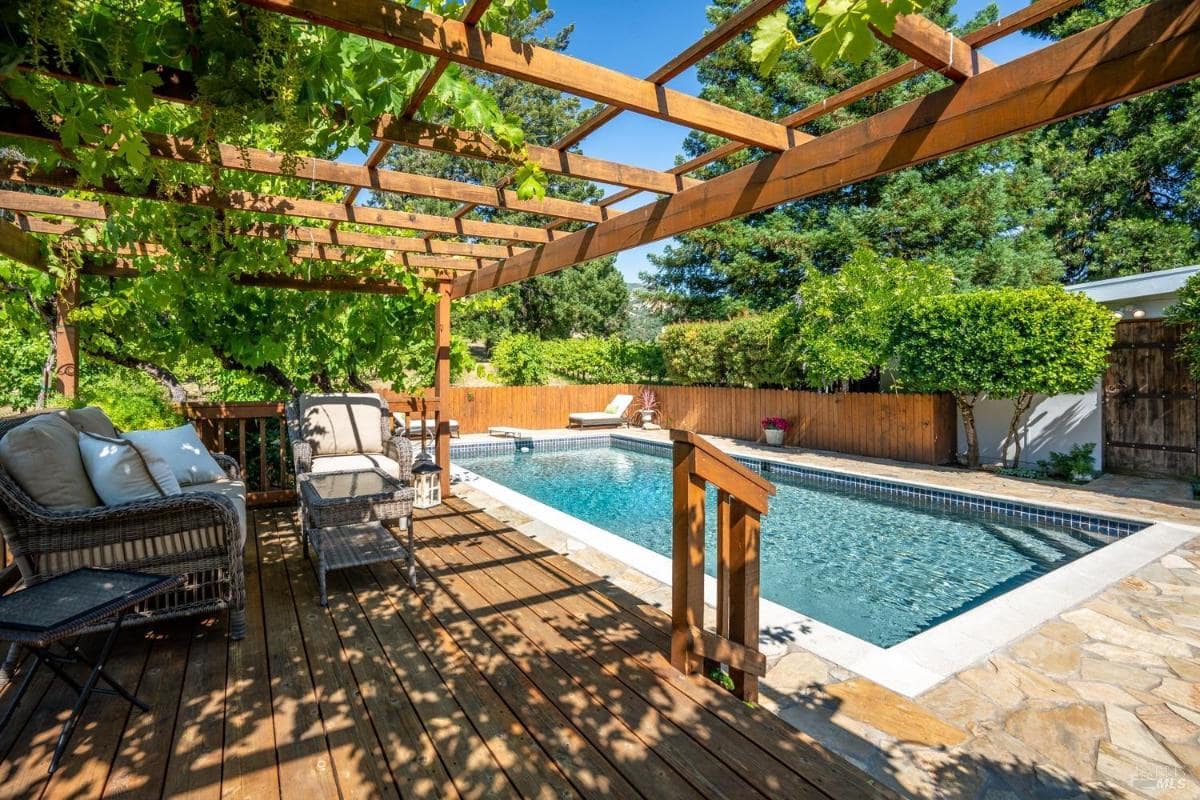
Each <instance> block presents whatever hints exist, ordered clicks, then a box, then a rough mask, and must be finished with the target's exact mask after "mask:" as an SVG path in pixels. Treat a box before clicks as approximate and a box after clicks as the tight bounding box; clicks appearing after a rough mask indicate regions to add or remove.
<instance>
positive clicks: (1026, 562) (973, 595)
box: [455, 447, 1099, 647]
mask: <svg viewBox="0 0 1200 800" xmlns="http://www.w3.org/2000/svg"><path fill="white" fill-rule="evenodd" d="M455 462H456V463H458V464H460V465H462V466H464V467H466V468H467V469H470V470H472V471H474V472H476V473H478V474H480V475H482V476H484V477H486V478H490V479H491V480H494V481H496V482H497V483H499V484H502V485H504V486H507V487H508V488H510V489H513V490H515V491H517V492H520V493H521V494H524V495H526V496H527V497H532V498H533V499H535V500H538V501H540V502H542V503H545V504H546V505H548V506H551V507H553V508H556V509H558V510H560V511H564V512H566V513H568V514H571V515H572V516H575V517H578V518H580V519H582V520H585V521H587V522H590V523H592V524H593V525H596V526H598V527H600V528H603V529H605V530H607V531H610V532H612V533H615V534H617V535H618V536H621V537H623V538H625V539H628V540H629V541H632V542H636V543H637V544H640V545H642V546H643V547H646V548H648V549H650V550H653V551H654V552H656V553H660V554H662V555H665V556H668V557H669V556H670V554H671V474H670V460H669V459H668V458H666V457H665V456H657V455H648V454H645V453H641V452H634V451H631V450H624V449H620V448H613V447H609V448H600V449H586V450H567V451H560V452H546V451H541V452H539V451H534V452H532V453H508V454H505V455H498V456H469V457H461V458H460V457H456V458H455ZM771 478H772V480H773V481H774V482H775V484H776V486H777V487H778V494H777V495H776V496H775V497H774V498H772V501H771V510H770V513H769V514H768V515H767V516H766V517H765V518H764V520H763V532H762V567H761V569H762V596H763V597H764V598H766V599H768V600H772V601H774V602H776V603H778V604H780V605H782V606H785V607H786V608H790V609H793V610H795V611H799V612H801V613H804V614H807V615H809V616H811V617H813V618H814V619H817V620H820V621H821V622H824V623H826V624H828V625H832V626H833V627H835V628H838V629H840V630H843V631H845V632H847V633H850V634H853V635H854V636H857V637H859V638H861V639H865V640H867V641H869V642H873V643H875V644H877V645H879V646H881V647H890V646H891V645H894V644H897V643H899V642H902V641H904V640H905V639H907V638H909V637H911V636H913V635H915V634H917V633H920V632H921V631H923V630H925V629H927V628H930V627H932V626H933V625H936V624H937V623H939V622H942V621H943V620H946V619H948V618H950V617H953V616H955V615H956V614H960V613H962V612H963V611H966V610H967V609H969V608H971V607H972V606H975V605H978V604H979V603H982V602H984V601H986V600H988V599H990V598H992V597H995V596H996V595H998V594H1002V593H1003V592H1005V591H1008V590H1009V589H1012V588H1014V587H1016V586H1019V585H1020V584H1022V583H1025V582H1027V581H1030V580H1032V579H1033V578H1036V577H1037V576H1039V575H1043V574H1045V573H1047V572H1049V571H1050V570H1053V569H1055V568H1057V567H1060V566H1062V565H1063V564H1066V563H1068V562H1070V561H1072V560H1074V559H1076V558H1078V557H1079V556H1081V555H1084V554H1086V553H1088V552H1090V551H1091V550H1094V549H1095V548H1096V547H1097V546H1099V543H1098V541H1097V540H1095V539H1093V538H1092V537H1090V536H1089V535H1087V534H1085V533H1081V532H1078V531H1075V530H1072V529H1070V528H1065V527H1062V528H1060V527H1053V526H1045V525H1038V526H1034V525H1031V524H1028V523H1026V522H1024V521H1022V520H1020V519H1017V518H1015V517H1006V516H1001V515H997V514H987V513H974V512H970V511H966V510H959V509H950V508H938V507H936V506H934V507H930V506H929V505H926V504H918V502H917V501H911V500H906V499H903V498H896V497H893V496H885V495H883V494H881V493H878V492H869V491H865V490H858V489H841V488H834V487H830V486H828V485H826V484H823V483H822V484H817V483H805V482H803V480H802V479H792V478H790V477H782V476H778V475H772V476H771ZM715 503H716V499H715V492H714V491H713V490H711V489H710V490H709V506H710V511H709V514H708V521H709V536H708V544H709V555H708V557H707V558H706V560H705V563H706V566H707V567H708V571H709V574H713V569H712V565H713V564H714V558H715V556H714V551H715V546H716V543H715V539H716V532H715V531H716V528H715V510H714V509H715ZM634 566H636V565H634Z"/></svg>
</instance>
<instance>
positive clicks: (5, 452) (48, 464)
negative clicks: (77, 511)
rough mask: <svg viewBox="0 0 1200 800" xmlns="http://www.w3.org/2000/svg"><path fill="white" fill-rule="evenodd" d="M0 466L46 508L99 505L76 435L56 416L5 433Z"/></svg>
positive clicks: (35, 420) (39, 419)
mask: <svg viewBox="0 0 1200 800" xmlns="http://www.w3.org/2000/svg"><path fill="white" fill-rule="evenodd" d="M0 465H2V466H3V467H4V470H5V471H6V472H7V473H8V474H9V475H11V476H12V477H13V480H15V481H16V482H17V484H18V485H19V486H20V487H21V488H22V489H24V490H25V493H26V494H27V495H29V497H30V498H32V499H33V501H34V502H35V503H38V504H40V505H42V506H45V507H46V508H95V507H96V506H98V505H100V498H99V497H97V496H96V492H95V490H94V489H92V484H91V481H89V480H88V476H87V472H86V470H84V467H83V458H82V457H80V455H79V432H78V431H76V430H75V428H73V427H72V426H71V424H70V423H69V422H67V421H66V420H65V419H63V418H62V417H59V416H57V415H55V414H43V415H41V416H39V417H34V418H33V419H31V420H29V421H28V422H26V423H24V424H23V425H19V426H17V427H15V428H13V429H12V430H11V431H9V432H8V433H7V434H5V436H4V438H3V439H0Z"/></svg>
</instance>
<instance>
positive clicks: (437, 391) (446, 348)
mask: <svg viewBox="0 0 1200 800" xmlns="http://www.w3.org/2000/svg"><path fill="white" fill-rule="evenodd" d="M451 286H452V284H451V283H450V281H438V302H437V308H436V309H435V310H434V315H433V337H434V366H433V394H434V396H435V397H436V398H437V401H438V402H437V408H436V409H434V412H433V414H434V417H433V418H434V420H435V421H436V428H435V430H436V431H437V442H436V445H435V448H434V460H435V461H437V464H438V466H439V467H441V468H442V497H449V496H450V409H448V408H446V401H447V398H448V397H449V396H450V290H451Z"/></svg>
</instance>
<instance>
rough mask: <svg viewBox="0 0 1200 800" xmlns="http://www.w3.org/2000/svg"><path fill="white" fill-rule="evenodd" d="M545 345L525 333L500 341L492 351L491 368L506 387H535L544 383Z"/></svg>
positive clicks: (545, 373)
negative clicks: (493, 368)
mask: <svg viewBox="0 0 1200 800" xmlns="http://www.w3.org/2000/svg"><path fill="white" fill-rule="evenodd" d="M544 348H545V345H544V343H543V342H542V340H540V339H538V338H537V337H534V336H530V335H529V334H527V333H515V334H513V335H512V336H508V337H505V338H504V339H501V340H500V341H499V343H497V344H496V346H495V348H493V350H492V366H493V367H495V369H496V374H497V375H499V376H500V380H502V381H504V383H505V385H507V386H536V385H538V384H542V383H545V382H546V376H547V369H546V354H545V350H544Z"/></svg>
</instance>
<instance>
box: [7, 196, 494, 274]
mask: <svg viewBox="0 0 1200 800" xmlns="http://www.w3.org/2000/svg"><path fill="white" fill-rule="evenodd" d="M30 200H32V202H30ZM0 209H4V210H7V211H12V212H13V213H15V214H17V215H18V216H17V220H16V223H15V226H16V227H17V228H18V229H20V230H21V231H24V232H26V233H44V234H49V235H52V236H70V237H74V238H77V237H79V236H80V235H82V233H83V228H81V227H79V226H78V225H75V224H72V223H69V222H53V221H51V220H47V219H43V218H41V217H35V216H30V215H31V214H53V215H55V216H60V217H68V218H71V219H83V220H95V221H100V222H104V221H107V219H108V212H107V211H106V210H105V208H104V207H103V206H102V205H101V204H99V203H95V202H92V201H90V200H75V199H72V198H65V197H54V196H52V195H35V194H30V193H28V192H14V191H11V190H7V189H0ZM230 235H232V236H254V237H256V238H269V239H286V238H291V239H292V241H295V242H296V244H292V245H289V246H288V249H287V253H288V255H289V256H290V257H292V258H294V259H296V260H299V261H305V260H308V259H313V260H317V261H340V262H347V261H354V255H353V254H352V253H350V252H349V251H347V250H345V249H344V248H341V247H337V246H330V245H329V244H326V243H321V242H310V241H303V240H297V238H296V237H283V236H268V235H256V234H255V233H248V232H246V231H245V230H243V229H237V228H234V229H233V230H231V231H230ZM155 252H158V251H155ZM153 254H154V253H152V252H150V251H147V252H143V253H140V254H139V255H153ZM387 262H388V263H390V264H396V265H398V266H403V267H409V268H412V269H423V270H434V271H436V272H470V271H472V270H475V269H478V268H480V267H482V266H487V265H489V264H492V263H494V262H493V261H492V260H484V259H481V258H439V257H435V256H423V255H419V254H415V253H393V254H391V255H389V256H388V258H387Z"/></svg>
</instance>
